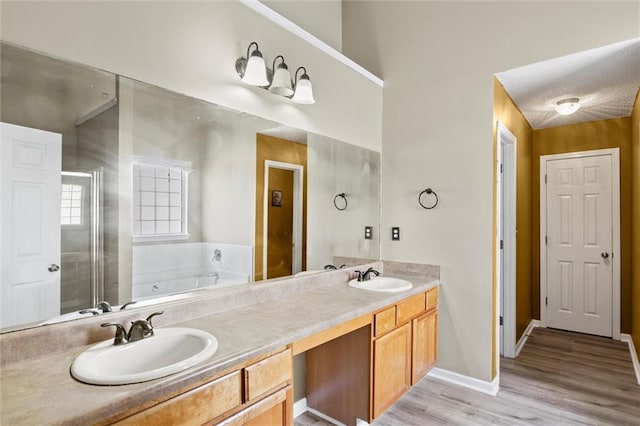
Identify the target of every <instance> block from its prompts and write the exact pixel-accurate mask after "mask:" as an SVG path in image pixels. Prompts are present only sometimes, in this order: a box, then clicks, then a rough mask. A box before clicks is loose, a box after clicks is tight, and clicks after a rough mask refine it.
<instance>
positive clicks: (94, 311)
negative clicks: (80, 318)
mask: <svg viewBox="0 0 640 426" xmlns="http://www.w3.org/2000/svg"><path fill="white" fill-rule="evenodd" d="M78 313H79V314H82V315H84V314H91V315H100V312H98V311H96V310H95V309H83V310H81V311H79V312H78Z"/></svg>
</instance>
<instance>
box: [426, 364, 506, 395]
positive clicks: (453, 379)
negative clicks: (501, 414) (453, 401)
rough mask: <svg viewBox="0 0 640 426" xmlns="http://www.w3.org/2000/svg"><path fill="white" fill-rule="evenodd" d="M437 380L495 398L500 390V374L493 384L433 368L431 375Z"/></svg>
mask: <svg viewBox="0 0 640 426" xmlns="http://www.w3.org/2000/svg"><path fill="white" fill-rule="evenodd" d="M428 375H429V376H430V377H433V378H435V379H440V380H444V381H445V382H449V383H453V384H455V385H459V386H463V387H465V388H469V389H473V390H475V391H478V392H482V393H486V394H488V395H492V396H495V395H497V393H498V390H499V388H500V374H498V375H497V376H496V378H495V379H493V381H491V382H485V381H484V380H479V379H476V378H474V377H470V376H465V375H463V374H458V373H454V372H453V371H449V370H443V369H442V368H437V367H436V368H433V369H432V370H431V371H430V372H429V374H428Z"/></svg>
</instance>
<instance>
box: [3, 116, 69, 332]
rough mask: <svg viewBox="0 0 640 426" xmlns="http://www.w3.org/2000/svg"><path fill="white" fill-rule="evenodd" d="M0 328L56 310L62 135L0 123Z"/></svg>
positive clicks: (57, 311)
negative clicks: (0, 280)
mask: <svg viewBox="0 0 640 426" xmlns="http://www.w3.org/2000/svg"><path fill="white" fill-rule="evenodd" d="M0 126H1V131H2V141H1V144H2V158H1V160H0V179H1V183H0V186H1V187H2V202H1V203H2V204H1V207H0V222H1V228H0V229H1V235H0V242H1V244H2V246H1V250H0V271H1V273H2V305H1V306H2V314H1V321H2V323H1V324H0V326H1V327H10V326H12V325H15V324H22V323H28V322H34V321H40V320H44V319H46V318H50V317H52V316H56V315H59V314H60V267H59V265H60V171H61V164H62V163H61V161H62V157H61V154H62V137H61V135H59V134H56V133H51V132H46V131H42V130H37V129H31V128H28V127H22V126H16V125H12V124H7V123H0Z"/></svg>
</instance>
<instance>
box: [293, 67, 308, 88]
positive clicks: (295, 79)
mask: <svg viewBox="0 0 640 426" xmlns="http://www.w3.org/2000/svg"><path fill="white" fill-rule="evenodd" d="M300 70H304V72H303V73H302V75H301V76H300V78H305V76H306V79H307V80H308V79H309V76H308V75H307V69H306V68H305V67H298V69H297V70H296V75H295V78H294V81H295V83H296V84H298V71H300Z"/></svg>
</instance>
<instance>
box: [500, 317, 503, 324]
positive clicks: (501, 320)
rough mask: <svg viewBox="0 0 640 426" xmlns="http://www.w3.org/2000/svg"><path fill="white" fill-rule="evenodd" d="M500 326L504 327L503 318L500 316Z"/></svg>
mask: <svg viewBox="0 0 640 426" xmlns="http://www.w3.org/2000/svg"><path fill="white" fill-rule="evenodd" d="M500 325H504V317H503V316H502V315H500Z"/></svg>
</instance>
